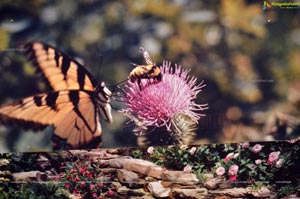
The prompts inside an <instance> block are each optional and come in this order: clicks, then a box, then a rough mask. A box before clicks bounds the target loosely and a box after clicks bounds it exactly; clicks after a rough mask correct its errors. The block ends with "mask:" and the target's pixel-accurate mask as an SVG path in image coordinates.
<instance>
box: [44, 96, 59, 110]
mask: <svg viewBox="0 0 300 199" xmlns="http://www.w3.org/2000/svg"><path fill="white" fill-rule="evenodd" d="M57 98H58V92H54V93H51V94H48V95H47V97H46V104H47V106H49V107H51V109H54V110H56V100H57Z"/></svg>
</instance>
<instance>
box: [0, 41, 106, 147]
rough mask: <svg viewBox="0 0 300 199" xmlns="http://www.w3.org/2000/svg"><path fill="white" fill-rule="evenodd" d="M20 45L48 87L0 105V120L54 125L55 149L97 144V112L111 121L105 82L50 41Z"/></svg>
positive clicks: (31, 125) (39, 126)
mask: <svg viewBox="0 0 300 199" xmlns="http://www.w3.org/2000/svg"><path fill="white" fill-rule="evenodd" d="M24 48H25V52H26V55H27V57H28V59H29V60H30V61H31V62H32V63H33V65H34V66H35V67H36V69H37V71H38V72H41V74H42V75H43V76H44V77H45V79H46V82H47V83H48V84H49V86H50V88H51V89H52V90H51V91H50V92H49V93H42V94H38V95H35V96H31V97H27V98H24V99H21V100H19V101H16V102H14V103H12V104H8V105H4V106H3V107H0V124H1V123H2V124H4V125H14V126H19V127H23V128H25V129H33V130H41V129H43V128H45V127H46V126H49V125H54V128H55V130H54V134H53V137H52V144H53V149H55V150H56V149H77V148H95V147H99V146H100V145H101V133H102V129H101V124H100V122H99V119H100V116H101V117H102V118H104V119H105V120H106V121H108V122H109V123H111V122H112V115H111V105H110V97H111V96H112V93H111V91H110V90H109V89H108V88H107V87H106V86H105V83H104V82H101V83H98V82H97V80H96V79H95V78H94V77H93V76H92V75H91V73H89V72H88V71H87V69H85V68H84V67H83V66H82V65H81V64H80V63H79V62H77V61H76V60H75V59H73V58H72V57H70V56H68V55H66V54H64V53H63V52H61V51H59V50H57V49H56V48H54V47H52V46H50V45H47V44H44V43H41V42H32V43H28V44H26V45H25V46H24Z"/></svg>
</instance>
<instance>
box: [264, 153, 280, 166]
mask: <svg viewBox="0 0 300 199" xmlns="http://www.w3.org/2000/svg"><path fill="white" fill-rule="evenodd" d="M279 156H280V151H275V152H272V153H270V154H269V158H268V161H267V164H269V165H270V164H273V163H274V162H276V161H277V160H278V158H279Z"/></svg>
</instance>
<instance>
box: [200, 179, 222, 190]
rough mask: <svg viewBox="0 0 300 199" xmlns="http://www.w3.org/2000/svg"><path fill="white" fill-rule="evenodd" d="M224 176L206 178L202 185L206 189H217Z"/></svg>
mask: <svg viewBox="0 0 300 199" xmlns="http://www.w3.org/2000/svg"><path fill="white" fill-rule="evenodd" d="M224 180H225V179H224V178H223V177H216V178H211V179H207V180H206V181H205V182H204V183H203V185H204V186H205V187H206V188H207V189H212V190H213V189H217V188H218V187H219V184H221V183H223V182H224Z"/></svg>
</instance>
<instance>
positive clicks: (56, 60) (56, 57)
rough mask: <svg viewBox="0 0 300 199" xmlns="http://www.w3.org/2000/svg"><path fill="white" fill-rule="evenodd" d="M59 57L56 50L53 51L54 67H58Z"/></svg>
mask: <svg viewBox="0 0 300 199" xmlns="http://www.w3.org/2000/svg"><path fill="white" fill-rule="evenodd" d="M60 56H61V55H60V54H59V53H58V51H57V50H55V51H54V59H55V63H56V67H59V57H60Z"/></svg>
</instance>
